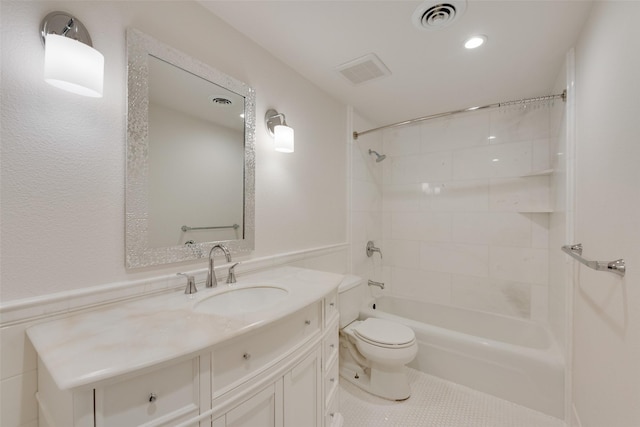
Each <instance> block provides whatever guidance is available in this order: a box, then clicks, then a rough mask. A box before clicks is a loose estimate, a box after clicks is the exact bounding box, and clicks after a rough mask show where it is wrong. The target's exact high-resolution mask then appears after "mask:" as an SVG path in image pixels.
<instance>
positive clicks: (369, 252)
mask: <svg viewBox="0 0 640 427" xmlns="http://www.w3.org/2000/svg"><path fill="white" fill-rule="evenodd" d="M374 252H378V253H379V254H380V259H382V251H381V250H380V248H376V246H375V245H374V243H373V241H371V240H369V241H368V242H367V256H368V257H369V258H371V257H372V256H373V253H374Z"/></svg>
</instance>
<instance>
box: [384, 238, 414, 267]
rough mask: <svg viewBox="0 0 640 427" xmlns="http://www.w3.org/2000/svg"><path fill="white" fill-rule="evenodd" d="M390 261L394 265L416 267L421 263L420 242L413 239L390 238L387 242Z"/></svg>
mask: <svg viewBox="0 0 640 427" xmlns="http://www.w3.org/2000/svg"><path fill="white" fill-rule="evenodd" d="M385 246H388V247H389V249H390V251H389V262H388V263H387V262H386V261H385V264H388V265H391V266H393V267H404V268H415V267H416V266H418V265H420V242H419V241H417V240H416V241H411V240H389V241H387V244H386V245H385Z"/></svg>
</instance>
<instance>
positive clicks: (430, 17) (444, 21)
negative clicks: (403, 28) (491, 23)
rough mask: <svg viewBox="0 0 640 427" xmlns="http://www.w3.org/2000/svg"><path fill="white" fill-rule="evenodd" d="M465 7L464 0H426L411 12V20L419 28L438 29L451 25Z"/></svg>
mask: <svg viewBox="0 0 640 427" xmlns="http://www.w3.org/2000/svg"><path fill="white" fill-rule="evenodd" d="M466 8H467V2H466V0H448V1H447V0H444V1H437V0H436V1H432V0H431V1H426V2H424V3H422V4H421V5H420V6H418V8H417V9H416V10H415V12H413V16H412V18H411V20H412V21H413V25H415V26H416V27H418V28H419V29H421V30H431V31H433V30H439V29H440V28H444V27H447V26H449V25H451V24H452V23H453V21H454V20H456V19H457V18H459V17H460V16H462V14H463V13H464V11H465V9H466Z"/></svg>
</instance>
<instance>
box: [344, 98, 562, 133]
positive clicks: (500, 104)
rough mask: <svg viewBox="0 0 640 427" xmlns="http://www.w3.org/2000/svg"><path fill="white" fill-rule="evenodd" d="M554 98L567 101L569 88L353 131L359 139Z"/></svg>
mask: <svg viewBox="0 0 640 427" xmlns="http://www.w3.org/2000/svg"><path fill="white" fill-rule="evenodd" d="M554 99H562V101H564V102H566V101H567V90H566V89H565V90H564V91H562V93H559V94H556V95H547V96H538V97H536V98H524V99H518V100H515V101H506V102H496V103H495V104H487V105H483V106H481V107H469V108H464V109H462V110H454V111H447V112H446V113H438V114H432V115H430V116H423V117H418V118H415V119H411V120H405V121H403V122H398V123H392V124H390V125H385V126H380V127H377V128H373V129H368V130H364V131H362V132H356V131H354V132H353V139H354V140H357V139H358V137H359V136H361V135H366V134H368V133H371V132H377V131H379V130H383V129H389V128H395V127H398V126H405V125H410V124H412V123H418V122H422V121H425V120H431V119H439V118H441V117H448V116H453V115H454V114H460V113H468V112H471V111H478V110H485V109H488V108H500V107H509V106H512V105H525V104H530V103H532V102H543V101H552V100H554Z"/></svg>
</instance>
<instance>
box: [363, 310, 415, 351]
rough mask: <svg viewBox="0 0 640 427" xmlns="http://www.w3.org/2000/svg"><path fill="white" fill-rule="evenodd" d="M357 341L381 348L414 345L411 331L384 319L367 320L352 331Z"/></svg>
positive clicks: (413, 336) (413, 335)
mask: <svg viewBox="0 0 640 427" xmlns="http://www.w3.org/2000/svg"><path fill="white" fill-rule="evenodd" d="M352 331H353V335H355V336H356V337H357V338H358V339H360V340H362V341H364V342H366V343H368V344H371V345H374V346H377V347H383V348H389V349H394V348H398V349H400V348H407V347H411V346H412V345H415V341H416V336H415V333H414V332H413V329H411V328H409V327H408V326H405V325H402V324H400V323H395V322H391V321H388V320H384V319H377V318H369V319H366V320H365V321H363V322H359V323H358V324H357V325H355V327H354V328H353V329H352Z"/></svg>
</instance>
